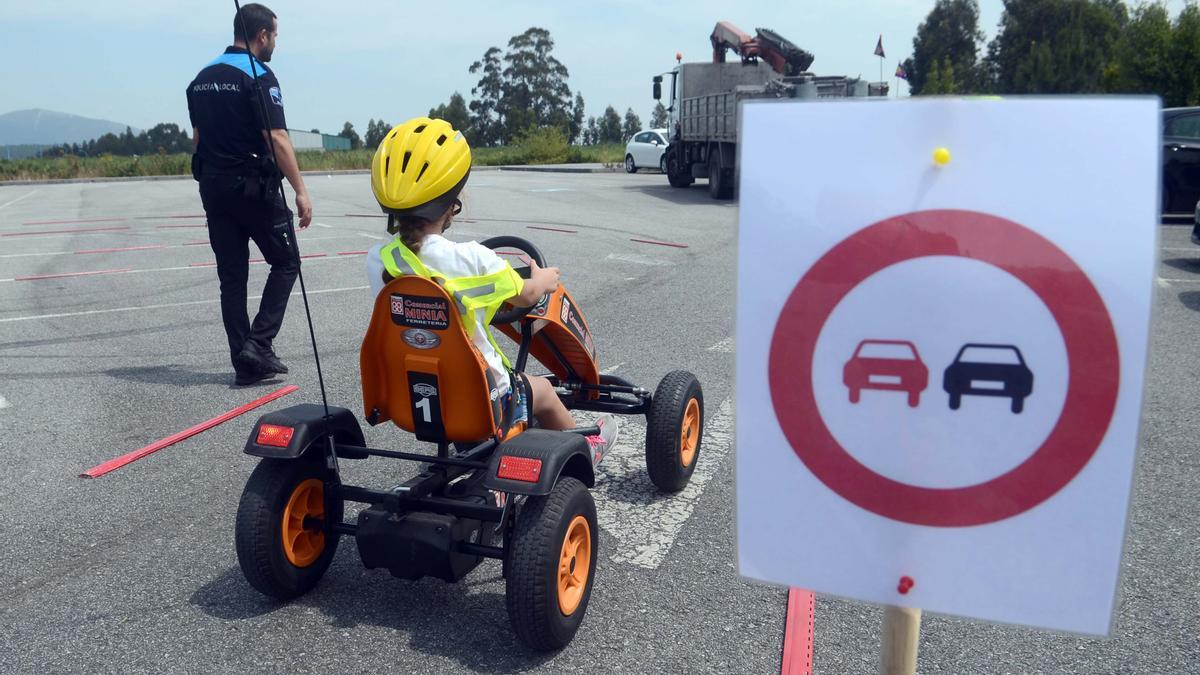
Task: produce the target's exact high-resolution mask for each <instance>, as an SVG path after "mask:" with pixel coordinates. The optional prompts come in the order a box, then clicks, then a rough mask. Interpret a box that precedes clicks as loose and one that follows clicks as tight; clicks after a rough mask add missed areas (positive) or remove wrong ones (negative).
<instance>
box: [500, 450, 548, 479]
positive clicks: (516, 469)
mask: <svg viewBox="0 0 1200 675" xmlns="http://www.w3.org/2000/svg"><path fill="white" fill-rule="evenodd" d="M541 475H542V460H540V459H531V458H529V457H509V456H507V455H505V456H504V457H501V458H500V469H499V470H498V471H496V476H497V477H499V478H507V479H508V480H519V481H523V482H525V483H536V482H538V476H541Z"/></svg>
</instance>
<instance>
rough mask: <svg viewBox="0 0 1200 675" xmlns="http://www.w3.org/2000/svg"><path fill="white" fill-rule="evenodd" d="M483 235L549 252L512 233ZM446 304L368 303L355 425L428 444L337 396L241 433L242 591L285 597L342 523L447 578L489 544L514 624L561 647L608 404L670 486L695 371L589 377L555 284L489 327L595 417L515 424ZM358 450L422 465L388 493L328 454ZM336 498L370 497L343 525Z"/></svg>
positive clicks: (584, 575)
mask: <svg viewBox="0 0 1200 675" xmlns="http://www.w3.org/2000/svg"><path fill="white" fill-rule="evenodd" d="M482 243H483V244H484V245H486V246H490V247H492V248H496V249H499V248H505V249H518V250H519V251H522V252H524V253H525V254H526V255H527V256H528V257H529V258H531V259H532V260H534V261H536V262H537V263H538V264H539V265H541V266H543V267H544V266H545V261H544V259H543V257H542V255H541V252H540V251H538V250H537V248H536V247H534V246H533V245H532V244H530V243H529V242H527V241H525V240H523V239H519V238H516V237H496V238H493V239H490V240H487V241H485V242H482ZM455 307H456V304H455V299H454V298H453V297H451V296H450V295H449V293H448V292H447V291H446V289H445V288H443V287H442V286H440V285H439V284H437V283H435V282H433V281H431V280H430V279H427V278H424V277H421V276H417V275H404V276H400V277H398V278H396V279H393V280H392V281H390V282H389V283H388V284H387V285H386V286H385V287H384V288H383V291H382V292H380V293H379V295H378V296H377V297H376V299H375V305H374V311H373V313H372V316H371V322H370V324H369V327H368V330H367V335H366V337H365V338H364V340H363V344H362V349H361V351H360V358H359V366H360V375H361V379H362V393H363V408H362V412H363V417H364V418H365V419H366V420H367V422H368V423H369V424H371V425H377V424H382V423H384V422H387V421H392V422H393V423H394V424H395V425H396V426H398V427H400V428H402V429H404V430H405V431H407V432H409V433H411V434H413V435H414V436H415V437H416V439H417V440H419V441H424V442H427V443H431V444H434V445H436V447H437V454H436V455H431V454H420V453H413V452H406V451H400V450H394V449H378V448H370V447H367V446H366V442H365V437H364V435H363V431H362V427H361V425H360V423H359V421H358V419H357V417H356V416H355V415H354V413H352V412H351V411H349V410H347V409H345V408H340V407H336V406H328V408H326V407H324V406H322V405H316V404H300V405H296V406H292V407H290V408H286V409H283V410H280V411H277V412H272V413H268V414H266V415H263V416H262V417H260V418H259V420H258V422H257V423H256V424H255V426H254V429H253V430H252V431H251V433H250V438H249V439H248V441H247V443H246V446H245V452H246V453H247V454H250V455H254V456H258V457H261V458H262V459H261V460H260V462H259V465H258V467H257V468H256V469H255V470H254V472H253V473H252V474H251V476H250V479H249V480H248V481H247V484H246V488H245V490H244V491H243V493H242V499H241V503H240V504H239V506H238V516H237V528H236V544H237V554H238V561H239V563H240V565H241V568H242V571H243V573H244V574H245V576H246V579H247V580H248V581H249V582H250V584H251V585H252V586H253V587H254V588H256V589H258V590H259V591H261V592H262V593H264V594H266V595H270V596H272V597H275V598H279V599H283V600H287V599H291V598H295V597H297V596H300V595H302V594H304V593H306V592H307V591H309V590H310V589H311V588H313V586H315V585H316V584H317V582H318V581H319V580H320V578H321V576H322V575H323V574H324V573H325V571H326V569H327V568H328V567H329V563H330V561H331V560H332V557H333V554H334V551H335V550H336V548H337V544H338V540H339V539H340V538H341V537H342V536H349V537H353V538H354V539H355V542H356V544H357V548H358V553H359V557H360V558H361V559H362V562H363V564H364V565H365V566H366V567H368V568H383V569H387V570H388V571H389V572H391V574H392V575H394V576H397V577H401V578H406V579H418V578H421V577H425V576H432V577H437V578H440V579H443V580H446V581H458V580H460V579H462V578H463V577H464V576H465V575H467V574H468V573H470V571H471V570H473V569H474V568H475V567H477V566H478V565H479V564H480V563H482V562H483V560H484V559H485V558H494V559H497V560H500V561H502V571H503V574H504V579H505V598H506V606H507V610H508V615H509V620H510V623H511V625H512V628H513V632H514V633H515V635H516V637H517V638H518V639H519V640H520V641H521V642H522V643H524V644H526V645H527V646H529V647H531V648H533V649H536V650H554V649H559V648H562V647H564V646H565V645H567V644H568V643H570V642H571V640H572V639H573V637H574V635H575V633H576V631H577V630H578V629H579V627H580V625H581V623H582V621H583V618H584V615H585V613H586V611H587V606H588V602H589V599H590V597H591V590H592V587H593V584H594V582H595V575H596V571H597V567H598V563H599V557H598V551H599V523H598V521H597V518H596V505H595V501H594V500H593V498H592V495H591V492H590V491H589V488H591V487H593V486H594V485H595V481H596V471H595V468H596V465H597V464H598V463H599V462H600V461H601V460H602V459H603V458H604V456H606V455H608V454H611V452H613V450H614V449H615V447H616V441H617V437H618V431H619V424H618V423H617V420H616V417H615V416H616V415H645V416H646V422H647V424H646V445H645V454H646V468H647V472H648V474H649V477H650V480H651V482H653V483H654V485H656V486H657V487H658V488H659V489H660V490H663V491H664V492H677V491H679V490H682V489H683V488H684V487H685V486H686V485H687V483H688V480H689V479H690V478H691V475H692V473H693V472H694V471H695V468H696V464H697V462H698V461H699V456H700V450H701V441H702V437H703V426H704V397H703V393H702V391H701V388H700V383H699V382H698V381H697V380H696V377H695V376H694V375H692V374H691V373H688V372H686V371H681V370H677V371H673V372H671V373H668V374H667V376H666V377H664V378H663V379H662V381H661V382H660V383H659V385H658V387H657V388H656V389H655V391H654V392H653V393H651V392H649V391H648V390H646V389H643V388H641V387H638V386H635V385H634V384H632V383H630V382H628V381H626V380H624V379H622V378H620V377H616V376H613V375H601V374H600V370H599V364H598V362H597V355H596V348H595V344H594V343H593V340H592V334H591V330H590V328H589V327H588V324H587V321H586V320H585V319H584V316H583V313H582V311H581V310H580V308H579V305H578V304H577V303H576V302H575V300H574V298H573V297H572V296H571V295H570V293H568V292H567V290H566V289H565V288H564V287H562V286H561V285H559V287H558V288H557V289H556V290H555V291H554V292H553V293H551V294H548V295H547V296H546V297H544V298H542V300H541V301H540V302H538V303H537V304H536V305H534V306H532V307H507V308H504V309H502V310H501V311H498V312H497V313H496V315H495V318H494V319H493V321H492V324H493V325H495V326H497V327H499V329H500V331H501V332H502V333H504V334H505V335H507V336H509V337H510V338H512V339H513V341H514V342H515V343H516V344H517V347H518V352H517V357H516V359H515V360H514V361H513V368H512V371H513V373H514V377H513V378H512V379H513V382H514V385H515V386H516V385H517V383H518V381H519V380H522V378H521V377H520V375H521V374H522V373H523V372H524V370H525V366H526V362H527V360H528V358H529V357H530V356H532V357H533V358H535V359H537V360H538V361H539V362H540V363H541V364H542V365H544V366H545V367H546V368H547V369H548V370H549V371H550V373H551V375H550V376H549V377H548V378H547V379H549V380H550V382H551V384H552V385H553V386H554V388H555V392H556V395H557V396H558V397H559V399H560V400H561V401H562V402H563V403H564V404H565V405H566V407H567V408H568V409H571V410H583V411H589V412H597V413H602V415H601V417H600V418H599V419H598V420H597V422H596V426H595V427H590V428H581V429H571V430H567V431H550V430H546V429H539V428H527V424H526V422H525V421H523V420H522V419H521V416H520V415H517V414H516V413H517V411H516V410H515V406H517V405H518V404H517V401H519V400H521V399H523V398H524V397H523V396H509V397H504V396H500V395H498V393H497V391H496V388H495V387H494V385H493V384H492V382H491V381H490V380H489V378H488V366H487V363H486V362H485V361H484V360H483V358H482V356H481V355H480V353H479V351H478V350H477V349H476V348H475V347H474V345H473V343H472V341H471V339H470V338H469V337H468V334H467V332H466V330H465V329H464V326H463V321H462V318H461V316H460V314H459V313H458V312H457V311H455ZM409 309H412V310H413V312H412V314H411V316H410V315H409V313H408V310H409ZM535 323H536V324H537V329H536V330H535V328H534V324H535ZM521 386H523V385H521ZM526 393H527V392H526ZM531 403H532V402H530V401H528V400H525V401H524V405H526V406H527V407H528V408H529V409H532V405H531ZM589 436H591V437H595V439H589V438H588V437H589ZM597 439H598V440H597ZM368 457H386V458H391V459H399V460H408V461H415V462H418V463H419V469H418V472H417V473H416V475H414V476H412V477H411V478H409V479H408V480H406V481H404V482H403V483H401V484H400V485H397V486H394V487H393V488H390V489H372V488H366V487H358V486H352V485H346V484H343V483H342V479H341V474H340V471H339V468H338V463H339V461H341V460H348V459H366V458H368ZM348 501H350V502H360V503H363V504H366V505H367V506H366V508H364V509H363V510H362V511H360V512H359V515H358V517H357V519H356V520H355V521H354V522H343V514H344V512H345V503H346V502H348Z"/></svg>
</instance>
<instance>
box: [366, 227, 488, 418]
mask: <svg viewBox="0 0 1200 675" xmlns="http://www.w3.org/2000/svg"><path fill="white" fill-rule="evenodd" d="M383 247H384V244H377V245H375V246H373V247H372V248H371V250H370V251H368V252H367V275H368V276H369V277H370V282H371V291H372V294H373V295H375V296H376V297H378V296H379V292H380V291H382V290H383V286H384V282H383V273H384V271H385V268H384V266H383V258H381V257H380V251H381V250H382V249H383ZM417 257H418V258H420V259H421V262H423V263H425V264H426V265H428V266H429V267H431V268H433V269H434V270H437V271H438V272H439V273H441V274H444V275H446V276H447V277H451V278H456V277H479V276H484V275H488V274H495V273H496V272H499V271H500V270H503V269H504V267H505V265H507V264H508V263H506V262H505V261H504V260H503V259H502V258H501V257H500V256H498V255H496V252H495V251H493V250H492V249H490V248H488V247H486V246H484V245H482V244H479V243H477V242H474V241H468V242H464V243H461V244H459V243H455V242H453V241H450V240H449V239H447V238H445V237H443V236H441V235H440V234H431V235H428V236H426V237H425V239H424V240H422V241H421V252H420V253H418V254H417ZM483 319H484V310H482V309H477V310H475V331H474V333H472V336H471V340H472V341H473V342H474V343H475V346H476V347H478V348H479V353H480V354H483V358H484V360H485V361H487V364H488V368H489V369H490V370H491V371H492V375H493V376H494V377H495V378H496V387H497V389H498V390H499V392H500V395H501V396H503V395H504V394H506V393H508V390H509V387H510V384H509V380H508V371H507V370H506V369H505V368H504V362H503V361H502V360H500V354H499V353H497V352H496V348H495V347H493V346H492V343H491V342H489V341H488V339H487V333H486V332H485V331H486V330H487V327H486V326H484V325H483Z"/></svg>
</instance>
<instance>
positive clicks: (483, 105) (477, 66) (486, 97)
mask: <svg viewBox="0 0 1200 675" xmlns="http://www.w3.org/2000/svg"><path fill="white" fill-rule="evenodd" d="M501 53H502V52H501V51H500V48H499V47H490V48H489V49H488V50H487V51H486V52H484V54H483V58H482V59H480V60H478V61H476V62H475V63H472V64H471V67H470V68H468V72H470V73H471V74H472V75H476V74H482V76H481V77H480V79H479V82H478V83H477V84H476V85H475V86H474V87H471V95H472V96H474V97H475V98H474V99H473V100H472V101H471V105H470V110H471V129H472V133H473V134H474V137H473V138H472V139H471V142H472V143H473V144H475V145H480V146H483V145H495V144H496V143H498V142H500V139H501V137H502V136H503V130H504V119H503V117H502V112H501V109H500V100H501V99H502V98H503V96H504V67H503V65H502V64H501V62H500V55H501Z"/></svg>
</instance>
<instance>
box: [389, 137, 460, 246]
mask: <svg viewBox="0 0 1200 675" xmlns="http://www.w3.org/2000/svg"><path fill="white" fill-rule="evenodd" d="M470 173H471V146H469V145H468V144H467V139H465V138H463V135H462V133H461V132H458V131H455V130H454V127H452V126H450V123H449V122H447V121H445V120H435V119H430V118H428V117H416V118H413V119H411V120H409V121H407V122H404V123H403V124H398V125H396V126H395V127H393V128H392V130H391V131H389V132H388V134H387V136H385V137H384V138H383V140H382V141H380V143H379V148H377V149H376V150H375V157H374V158H373V159H372V160H371V190H372V191H373V192H374V193H375V199H376V201H378V202H379V206H380V207H382V208H383V210H384V212H386V213H388V214H390V215H395V216H415V217H418V218H429V219H433V218H437V217H438V216H440V215H442V214H443V213H445V212H446V210H447V209H449V208H450V205H451V204H452V203H453V202H454V200H455V199H457V198H458V193H459V192H461V191H462V188H463V185H465V184H466V182H467V176H468V175H469V174H470ZM388 231H389V232H393V225H392V218H390V217H389V218H388ZM393 233H394V232H393Z"/></svg>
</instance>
